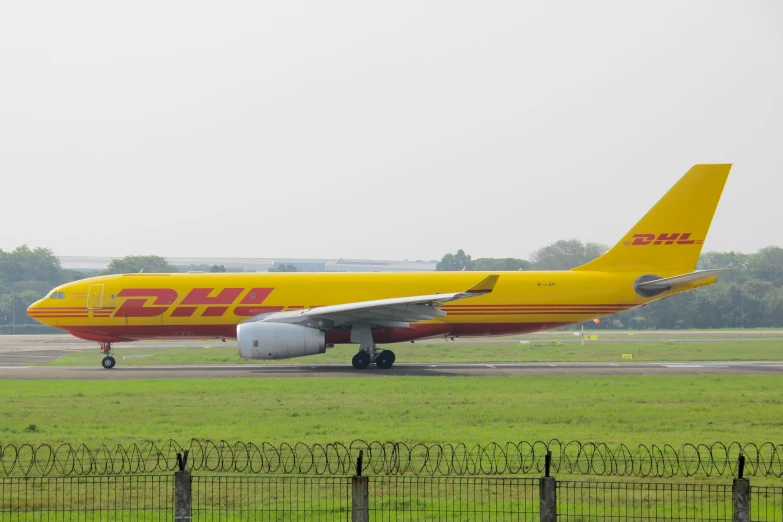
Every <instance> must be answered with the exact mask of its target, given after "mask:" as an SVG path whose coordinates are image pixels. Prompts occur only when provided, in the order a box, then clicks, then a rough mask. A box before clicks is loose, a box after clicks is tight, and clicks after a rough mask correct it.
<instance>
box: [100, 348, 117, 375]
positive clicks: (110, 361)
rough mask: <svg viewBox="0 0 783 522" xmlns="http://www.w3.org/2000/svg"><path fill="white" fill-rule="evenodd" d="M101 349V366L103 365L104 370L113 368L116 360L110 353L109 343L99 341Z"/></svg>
mask: <svg viewBox="0 0 783 522" xmlns="http://www.w3.org/2000/svg"><path fill="white" fill-rule="evenodd" d="M101 351H102V352H103V354H104V358H103V360H102V361H101V366H103V367H104V368H105V369H106V370H111V369H112V368H114V365H115V364H117V361H115V360H114V357H112V355H111V343H101Z"/></svg>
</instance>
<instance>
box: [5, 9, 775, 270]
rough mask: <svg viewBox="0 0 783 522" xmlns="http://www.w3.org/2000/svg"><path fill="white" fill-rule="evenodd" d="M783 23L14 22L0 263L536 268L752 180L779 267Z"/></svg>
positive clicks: (710, 19) (401, 13) (9, 22)
mask: <svg viewBox="0 0 783 522" xmlns="http://www.w3.org/2000/svg"><path fill="white" fill-rule="evenodd" d="M781 27H783V3H781V2H776V1H768V2H764V1H748V2H739V1H733V2H716V1H705V2H685V1H651V2H628V1H617V2H581V1H579V2H521V1H513V2H479V1H473V2H462V1H454V0H448V1H430V2H366V1H363V2H339V1H337V2H315V1H313V2H309V3H299V2H288V1H286V2H244V3H230V2H202V3H198V2H193V1H182V2H161V1H153V2H138V1H137V2H103V1H101V2H95V3H85V2H77V1H68V2H52V3H42V2H4V3H3V4H2V7H0V173H2V185H0V187H1V188H0V194H2V199H1V200H0V223H1V224H0V248H2V249H5V250H10V249H13V248H15V247H16V246H18V245H21V244H28V245H30V246H45V247H49V248H52V249H54V251H55V252H56V253H57V254H60V255H96V256H97V255H109V256H123V255H128V254H159V255H165V256H210V257H222V256H226V257H228V256H231V257H283V256H285V257H313V258H321V257H334V258H338V257H345V258H375V259H406V258H407V259H439V258H440V257H441V256H442V255H443V254H444V253H446V252H454V251H456V250H457V249H458V248H463V249H465V250H466V251H467V252H468V253H469V254H471V255H473V256H474V257H527V256H528V255H529V254H530V253H531V252H532V251H533V250H535V249H536V248H539V247H542V246H544V245H546V244H548V243H551V242H553V241H554V240H557V239H563V238H572V237H573V238H578V239H582V240H585V241H598V242H602V243H607V244H613V243H614V242H615V241H617V240H618V239H619V238H620V236H621V235H622V234H623V233H625V232H626V231H627V230H628V229H629V228H630V227H631V225H633V224H634V223H635V222H636V220H638V218H640V217H641V216H642V215H643V214H644V213H645V212H646V211H647V209H648V208H649V207H650V206H652V205H653V204H654V203H655V202H656V201H657V200H658V198H659V197H660V196H661V195H663V193H665V192H666V190H668V188H669V187H670V186H671V185H672V184H673V183H675V182H676V181H677V180H678V179H679V177H680V176H681V175H682V174H684V173H685V172H686V171H687V169H688V168H690V166H691V165H693V164H694V163H716V162H717V163H724V162H730V163H734V164H735V166H734V169H733V170H732V173H731V176H730V177H729V181H728V184H727V185H726V189H725V191H724V195H723V199H722V201H721V203H720V205H719V207H718V211H717V213H716V216H715V220H714V221H713V226H712V229H711V231H710V235H709V238H708V240H707V242H706V243H705V249H706V250H732V249H733V250H740V251H746V252H752V251H755V250H756V249H758V248H760V247H763V246H766V245H770V244H777V245H783V201H781V197H782V196H783V190H782V189H783V167H782V166H783V31H781Z"/></svg>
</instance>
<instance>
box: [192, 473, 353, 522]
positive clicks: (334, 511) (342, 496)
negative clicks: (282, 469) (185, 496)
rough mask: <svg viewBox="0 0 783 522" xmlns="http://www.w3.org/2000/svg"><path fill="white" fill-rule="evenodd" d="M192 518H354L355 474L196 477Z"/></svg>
mask: <svg viewBox="0 0 783 522" xmlns="http://www.w3.org/2000/svg"><path fill="white" fill-rule="evenodd" d="M192 488H193V489H192V491H193V493H192V494H193V509H192V516H193V520H209V521H211V520H220V521H223V520H232V521H234V520H236V521H242V520H248V521H250V520H253V521H255V520H280V521H285V520H303V521H306V520H313V521H321V520H323V521H350V520H351V477H290V476H283V477H280V476H264V477H255V476H247V475H245V476H195V477H193V482H192Z"/></svg>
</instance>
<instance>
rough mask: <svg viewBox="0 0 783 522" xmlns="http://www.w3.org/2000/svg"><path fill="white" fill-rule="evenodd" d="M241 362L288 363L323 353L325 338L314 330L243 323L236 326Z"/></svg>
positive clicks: (278, 324) (293, 325) (296, 325)
mask: <svg viewBox="0 0 783 522" xmlns="http://www.w3.org/2000/svg"><path fill="white" fill-rule="evenodd" d="M237 344H238V345H239V356H240V357H242V358H243V359H291V358H293V357H303V356H305V355H315V354H317V353H324V352H325V351H326V334H324V332H322V331H321V330H318V329H316V328H310V327H308V326H300V325H298V324H286V323H264V322H252V323H243V324H240V325H239V326H237Z"/></svg>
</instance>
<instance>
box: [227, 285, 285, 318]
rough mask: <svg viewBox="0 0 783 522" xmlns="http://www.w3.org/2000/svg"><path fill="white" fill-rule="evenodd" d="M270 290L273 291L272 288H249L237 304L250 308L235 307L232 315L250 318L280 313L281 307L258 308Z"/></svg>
mask: <svg viewBox="0 0 783 522" xmlns="http://www.w3.org/2000/svg"><path fill="white" fill-rule="evenodd" d="M272 290H274V288H251V289H250V291H249V292H248V293H247V294H245V297H244V298H243V299H242V301H241V302H240V303H239V304H240V305H250V306H237V307H236V308H234V315H238V316H240V317H251V316H254V315H260V314H267V313H270V312H280V311H282V310H283V307H282V306H259V305H260V304H261V303H263V302H264V300H265V299H266V298H267V297H269V294H271V293H272Z"/></svg>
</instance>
